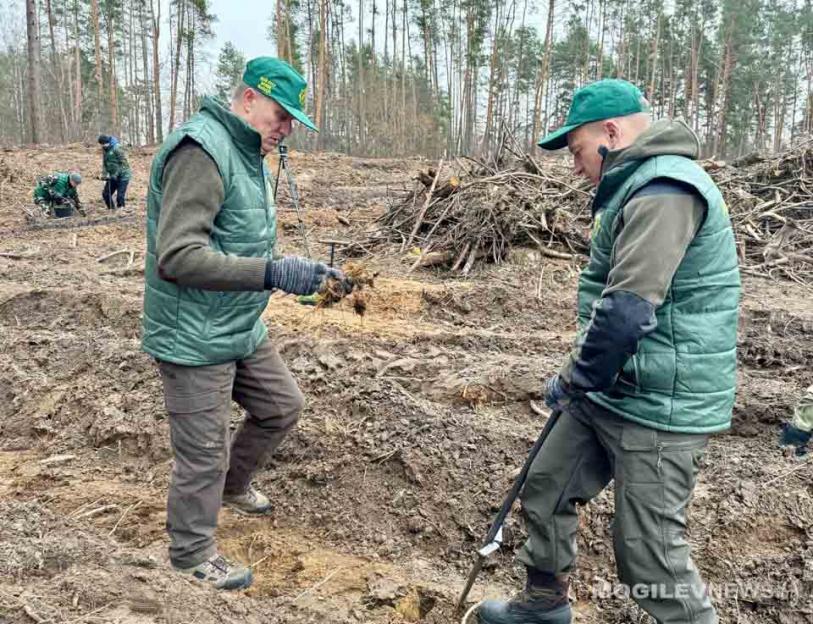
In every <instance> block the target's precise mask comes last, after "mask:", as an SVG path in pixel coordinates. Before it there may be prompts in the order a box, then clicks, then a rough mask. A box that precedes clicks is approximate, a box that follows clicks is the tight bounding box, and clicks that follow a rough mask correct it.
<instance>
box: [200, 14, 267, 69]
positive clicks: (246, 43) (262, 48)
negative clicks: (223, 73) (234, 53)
mask: <svg viewBox="0 0 813 624" xmlns="http://www.w3.org/2000/svg"><path fill="white" fill-rule="evenodd" d="M211 7H212V8H211V11H212V13H214V14H215V15H217V22H216V23H215V24H214V31H215V39H214V40H213V41H212V43H211V44H210V46H209V48H210V56H211V61H212V62H213V63H214V62H216V61H217V53H218V51H219V50H220V48H222V47H223V44H224V43H226V42H227V41H231V42H232V43H233V44H234V45H235V46H236V47H237V49H238V50H240V51H241V52H243V54H245V55H246V58H253V57H255V56H273V55H274V53H275V52H276V48H275V46H274V44H273V43H272V42H271V41H269V40H268V37H267V36H266V31H267V30H268V23H269V17H270V16H271V13H272V12H273V11H274V9H275V7H276V3H274V2H271V1H269V0H265V1H263V0H211Z"/></svg>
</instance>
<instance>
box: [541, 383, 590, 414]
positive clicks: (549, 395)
mask: <svg viewBox="0 0 813 624" xmlns="http://www.w3.org/2000/svg"><path fill="white" fill-rule="evenodd" d="M579 396H581V393H580V392H575V391H573V390H572V389H571V388H570V386H569V385H568V384H567V383H566V382H565V381H564V380H563V379H562V378H561V377H560V376H559V375H558V374H557V375H554V376H553V377H551V378H550V379H548V381H547V382H545V405H547V406H548V407H549V408H551V409H558V410H561V409H564V408H566V407H567V406H568V405H570V403H571V401H573V400H574V399H576V398H578V397H579Z"/></svg>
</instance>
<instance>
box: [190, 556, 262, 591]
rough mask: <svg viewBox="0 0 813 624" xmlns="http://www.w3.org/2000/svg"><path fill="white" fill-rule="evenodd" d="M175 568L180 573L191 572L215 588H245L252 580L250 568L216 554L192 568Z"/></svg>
mask: <svg viewBox="0 0 813 624" xmlns="http://www.w3.org/2000/svg"><path fill="white" fill-rule="evenodd" d="M175 569H176V570H177V571H178V572H180V573H181V574H191V575H192V576H194V577H195V578H196V579H198V580H199V581H203V582H205V583H211V584H212V586H214V588H215V589H246V588H247V587H250V586H251V582H252V581H253V580H254V575H253V574H252V573H251V569H250V568H246V567H245V566H241V565H237V564H235V563H232V562H231V561H229V560H228V559H226V558H225V557H224V556H223V555H217V554H216V555H214V556H212V557H210V558H209V559H207V560H206V561H204V562H203V563H199V564H198V565H196V566H195V567H193V568H175Z"/></svg>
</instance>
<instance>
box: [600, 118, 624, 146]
mask: <svg viewBox="0 0 813 624" xmlns="http://www.w3.org/2000/svg"><path fill="white" fill-rule="evenodd" d="M604 132H605V133H606V135H607V139H608V140H607V142H608V143H609V145H610V149H611V150H614V149H616V148H617V147H618V143H619V140H620V138H621V128H619V127H618V124H617V123H616V122H615V120H614V119H608V120H607V121H605V122H604Z"/></svg>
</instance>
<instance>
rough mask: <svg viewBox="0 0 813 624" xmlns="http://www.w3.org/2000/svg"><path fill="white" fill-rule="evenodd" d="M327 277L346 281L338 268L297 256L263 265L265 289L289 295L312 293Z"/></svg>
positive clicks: (319, 287) (316, 290) (320, 286)
mask: <svg viewBox="0 0 813 624" xmlns="http://www.w3.org/2000/svg"><path fill="white" fill-rule="evenodd" d="M328 277H333V278H335V279H337V280H339V281H341V282H342V283H344V282H345V281H346V278H345V276H344V273H342V272H341V271H340V270H339V269H334V268H331V267H329V266H327V265H326V264H323V263H321V262H315V261H313V260H308V259H307V258H300V257H299V256H286V257H284V258H280V259H279V260H271V261H270V262H268V264H266V265H265V288H266V290H275V289H279V290H282V291H284V292H286V293H289V294H291V295H312V294H313V293H315V292H318V291H319V290H320V289H321V288H322V285H323V284H324V283H325V280H327V278H328Z"/></svg>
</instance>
